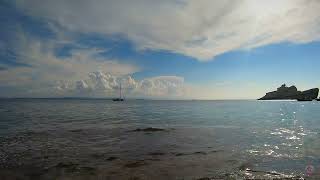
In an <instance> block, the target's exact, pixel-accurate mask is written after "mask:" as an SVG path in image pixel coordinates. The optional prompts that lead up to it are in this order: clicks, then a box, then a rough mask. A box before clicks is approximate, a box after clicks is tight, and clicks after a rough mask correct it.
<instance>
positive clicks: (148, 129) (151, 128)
mask: <svg viewBox="0 0 320 180" xmlns="http://www.w3.org/2000/svg"><path fill="white" fill-rule="evenodd" d="M156 131H165V129H161V128H153V127H149V128H144V129H140V128H138V129H135V130H133V131H132V132H156Z"/></svg>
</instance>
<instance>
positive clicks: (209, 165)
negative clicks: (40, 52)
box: [0, 99, 320, 179]
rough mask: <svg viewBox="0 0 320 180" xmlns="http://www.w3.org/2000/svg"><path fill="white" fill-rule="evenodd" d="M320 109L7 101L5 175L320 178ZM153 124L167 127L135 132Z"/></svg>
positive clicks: (274, 104) (282, 104) (1, 119)
mask: <svg viewBox="0 0 320 180" xmlns="http://www.w3.org/2000/svg"><path fill="white" fill-rule="evenodd" d="M319 110H320V103H319V102H295V101H254V100H252V101H151V100H127V101H125V102H113V101H110V100H80V99H79V100H77V99H56V100H54V99H11V100H8V99H2V100H0V179H5V178H12V179H14V178H21V179H52V178H60V179H61V178H62V179H63V178H65V179H70V178H71V179H90V178H91V179H198V178H201V177H212V178H230V179H241V178H271V177H298V176H301V177H302V176H303V177H309V178H319V176H318V175H319V173H320V166H319V165H320V139H319V137H320V135H319V132H320V124H319V121H320V114H319ZM148 127H155V128H162V129H164V131H154V132H153V131H150V132H144V131H133V130H135V129H137V128H148ZM307 167H309V170H306V169H308V168H307ZM310 167H311V168H310Z"/></svg>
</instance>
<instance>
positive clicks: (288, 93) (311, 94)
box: [258, 84, 319, 101]
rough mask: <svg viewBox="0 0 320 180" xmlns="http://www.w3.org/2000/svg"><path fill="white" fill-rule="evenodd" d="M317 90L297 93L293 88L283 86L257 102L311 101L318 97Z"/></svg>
mask: <svg viewBox="0 0 320 180" xmlns="http://www.w3.org/2000/svg"><path fill="white" fill-rule="evenodd" d="M318 93H319V89H318V88H313V89H309V90H306V91H298V90H297V88H296V87H295V86H290V87H287V86H286V85H285V84H283V85H282V86H281V87H279V88H278V89H277V90H276V91H272V92H268V93H267V94H266V95H265V96H263V97H262V98H260V99H258V100H276V99H297V100H305V101H308V100H313V99H316V98H317V97H318Z"/></svg>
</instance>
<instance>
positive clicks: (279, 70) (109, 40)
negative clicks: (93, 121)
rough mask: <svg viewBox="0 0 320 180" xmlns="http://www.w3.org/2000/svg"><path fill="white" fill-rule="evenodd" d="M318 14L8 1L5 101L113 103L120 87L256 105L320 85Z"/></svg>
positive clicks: (312, 6) (301, 4) (3, 13)
mask: <svg viewBox="0 0 320 180" xmlns="http://www.w3.org/2000/svg"><path fill="white" fill-rule="evenodd" d="M260 6H263V7H260ZM318 7H319V8H320V3H318V2H308V3H305V1H303V0H296V1H295V0H294V1H285V0H283V1H270V3H269V4H264V5H263V4H262V5H260V4H257V3H256V2H255V1H250V0H244V1H241V3H238V2H235V1H226V2H224V3H221V2H217V1H206V0H201V1H198V2H194V1H187V0H179V1H163V2H158V1H144V0H139V1H112V0H110V1H99V0H95V1H92V2H91V1H90V2H79V3H77V2H76V1H73V0H69V1H60V0H58V1H47V0H44V1H37V0H31V1H24V0H17V1H2V2H0V26H1V29H0V37H1V39H0V75H1V76H0V82H1V85H0V92H1V96H3V97H65V96H85V97H114V96H115V95H116V94H117V91H118V87H119V84H120V83H121V84H122V86H123V87H124V91H125V94H126V96H127V97H132V98H135V97H139V98H140V97H148V98H160V99H161V98H164V99H196V98H199V99H256V98H259V97H260V96H263V95H264V93H265V92H266V91H270V90H274V89H276V88H277V87H278V86H280V85H281V84H282V83H287V84H288V85H293V84H294V85H296V86H297V87H298V89H301V90H303V89H307V88H314V87H319V86H320V80H319V71H318V67H320V62H319V52H320V42H319V39H320V13H319V12H318V11H317V8H318ZM212 8H213V9H212ZM260 8H263V9H264V11H259V9H260ZM297 8H298V9H297ZM213 10H215V11H213ZM212 11H213V12H212ZM120 12H121V13H120Z"/></svg>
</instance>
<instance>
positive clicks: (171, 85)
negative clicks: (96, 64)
mask: <svg viewBox="0 0 320 180" xmlns="http://www.w3.org/2000/svg"><path fill="white" fill-rule="evenodd" d="M120 85H121V87H122V92H123V95H124V96H127V97H153V98H154V97H156V98H157V97H162V98H170V97H184V95H186V94H185V89H186V86H185V84H184V78H182V77H177V76H157V77H152V78H146V79H142V80H140V81H139V80H135V79H133V78H132V77H131V76H130V75H127V76H116V75H112V74H110V73H104V72H99V71H97V72H91V73H89V74H88V77H87V78H85V79H82V80H76V81H59V82H57V84H56V87H55V89H56V90H57V92H58V93H60V94H64V95H66V94H67V95H69V96H86V97H87V96H94V97H110V96H117V95H118V93H119V88H120Z"/></svg>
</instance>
